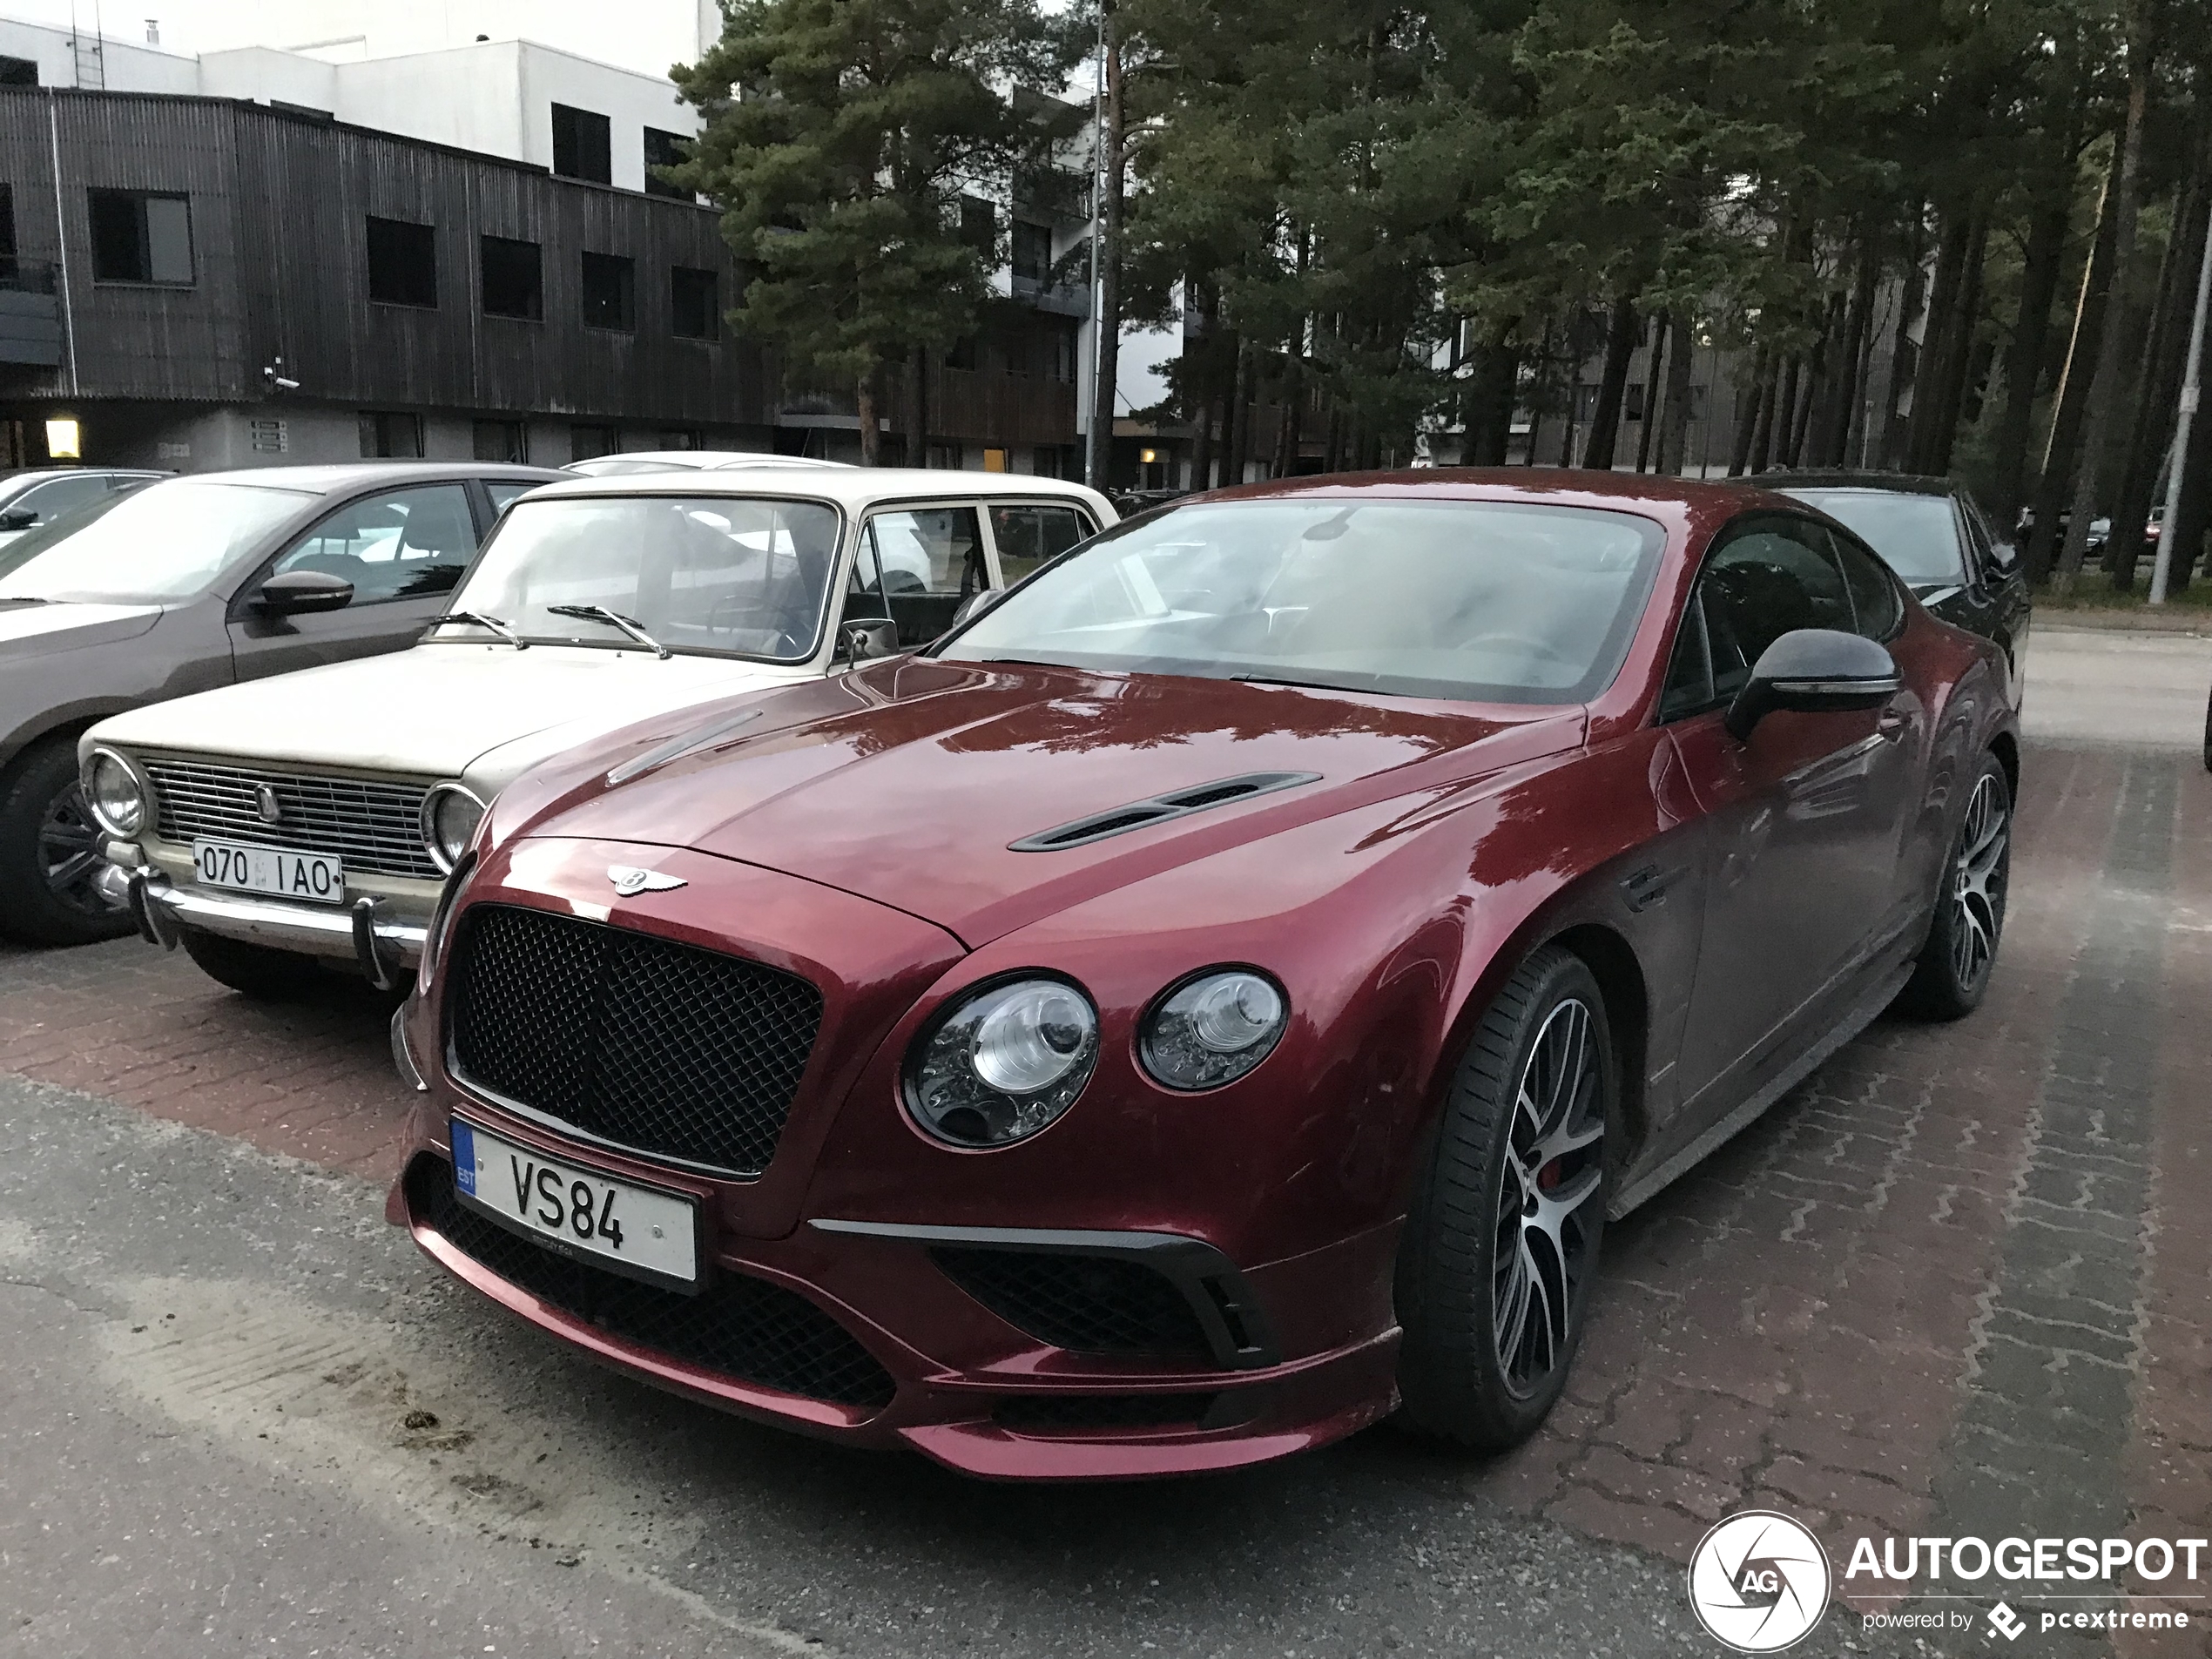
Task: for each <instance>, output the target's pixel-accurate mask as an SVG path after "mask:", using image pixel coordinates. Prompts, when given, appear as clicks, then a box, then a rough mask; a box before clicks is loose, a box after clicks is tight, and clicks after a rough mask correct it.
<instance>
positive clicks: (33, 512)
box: [0, 507, 38, 530]
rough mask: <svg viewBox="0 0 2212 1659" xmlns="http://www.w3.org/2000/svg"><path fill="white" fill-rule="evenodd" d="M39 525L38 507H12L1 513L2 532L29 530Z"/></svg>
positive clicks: (0, 526) (0, 524)
mask: <svg viewBox="0 0 2212 1659" xmlns="http://www.w3.org/2000/svg"><path fill="white" fill-rule="evenodd" d="M37 523H38V509H37V508H36V507H10V509H8V510H7V511H6V512H4V513H0V530H27V529H30V528H32V527H33V526H34V525H36V524H37Z"/></svg>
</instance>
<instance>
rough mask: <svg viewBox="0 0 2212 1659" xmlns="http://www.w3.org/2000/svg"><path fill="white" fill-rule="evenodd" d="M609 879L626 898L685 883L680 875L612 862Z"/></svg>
mask: <svg viewBox="0 0 2212 1659" xmlns="http://www.w3.org/2000/svg"><path fill="white" fill-rule="evenodd" d="M607 880H610V881H611V882H613V883H614V884H615V891H616V892H617V893H619V894H622V896H623V897H624V898H625V899H629V898H634V897H635V896H636V895H637V894H641V893H666V892H668V891H669V890H670V889H671V888H672V887H682V886H684V884H685V883H684V878H683V877H682V876H680V875H663V874H662V873H660V872H659V871H658V870H641V869H639V868H637V866H635V865H632V864H610V865H609V866H608V867H607Z"/></svg>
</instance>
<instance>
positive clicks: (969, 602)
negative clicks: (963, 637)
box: [948, 588, 1007, 628]
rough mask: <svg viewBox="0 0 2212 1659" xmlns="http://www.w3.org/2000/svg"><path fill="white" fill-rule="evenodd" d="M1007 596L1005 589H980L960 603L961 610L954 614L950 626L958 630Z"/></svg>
mask: <svg viewBox="0 0 2212 1659" xmlns="http://www.w3.org/2000/svg"><path fill="white" fill-rule="evenodd" d="M1006 595H1007V590H1006V589H1004V588H978V589H977V590H975V591H974V593H971V594H969V595H968V597H966V598H965V599H963V600H961V602H960V609H959V610H955V611H954V612H953V619H952V621H951V623H950V624H948V626H949V627H953V628H957V627H959V626H960V625H961V624H962V623H964V622H968V621H971V620H973V619H974V618H975V617H980V616H981V615H982V614H983V613H984V612H985V611H986V610H989V609H990V608H991V607H992V606H993V605H995V604H997V603H998V602H999V601H1000V600H1001V599H1003V598H1005V597H1006Z"/></svg>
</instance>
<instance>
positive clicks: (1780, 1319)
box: [0, 747, 2212, 1659]
mask: <svg viewBox="0 0 2212 1659" xmlns="http://www.w3.org/2000/svg"><path fill="white" fill-rule="evenodd" d="M2016 834H2017V840H2016V842H2015V853H2014V865H2013V889H2012V908H2011V914H2010V917H2009V919H2008V923H2007V928H2006V939H2005V943H2004V949H2003V954H2002V955H2001V957H2000V962H1999V967H1998V973H1997V978H1996V981H1995V982H1994V984H1993V988H1992V992H1991V995H1990V998H1989V1001H1988V1002H1987V1004H1986V1006H1985V1007H1984V1008H1982V1009H1981V1011H1980V1012H1979V1013H1978V1014H1977V1015H1975V1016H1974V1017H1973V1018H1972V1019H1970V1020H1968V1021H1966V1022H1963V1023H1961V1024H1959V1025H1957V1026H1952V1027H1942V1028H1937V1027H1926V1026H1921V1025H1917V1024H1913V1023H1911V1022H1905V1021H1902V1020H1896V1019H1888V1018H1885V1019H1884V1020H1883V1021H1881V1022H1878V1023H1877V1024H1876V1025H1875V1026H1874V1028H1872V1029H1871V1030H1870V1031H1869V1032H1868V1033H1867V1034H1866V1035H1864V1036H1863V1037H1861V1038H1860V1039H1859V1040H1858V1041H1857V1042H1853V1043H1852V1044H1851V1045H1850V1046H1849V1047H1847V1048H1846V1049H1844V1050H1843V1051H1842V1052H1840V1053H1839V1054H1838V1055H1837V1056H1836V1057H1835V1058H1834V1059H1833V1060H1832V1061H1831V1062H1830V1063H1829V1064H1828V1065H1826V1066H1825V1067H1824V1068H1823V1069H1821V1071H1820V1072H1819V1073H1818V1074H1817V1076H1815V1077H1814V1078H1813V1079H1812V1080H1811V1081H1810V1082H1808V1083H1807V1084H1806V1085H1805V1086H1804V1088H1802V1089H1799V1090H1797V1092H1796V1093H1795V1094H1794V1095H1793V1096H1791V1098H1790V1099H1789V1100H1787V1101H1785V1102H1784V1103H1782V1104H1781V1105H1779V1106H1777V1108H1776V1109H1774V1110H1773V1111H1771V1112H1770V1113H1769V1114H1768V1115H1767V1116H1766V1117H1765V1118H1764V1119H1763V1120H1762V1121H1761V1122H1760V1123H1758V1124H1757V1125H1755V1126H1754V1127H1753V1128H1752V1129H1750V1130H1748V1131H1746V1132H1745V1133H1744V1134H1743V1135H1741V1136H1738V1137H1737V1139H1736V1140H1735V1141H1734V1142H1733V1143H1730V1145H1729V1146H1728V1147H1726V1148H1724V1149H1723V1150H1722V1151H1721V1152H1720V1153H1719V1154H1718V1155H1716V1157H1713V1158H1712V1159H1710V1160H1709V1161H1708V1163H1706V1164H1705V1165H1704V1166H1703V1167H1702V1168H1701V1169H1700V1170H1696V1171H1695V1172H1694V1173H1693V1174H1692V1175H1691V1176H1689V1177H1686V1178H1685V1179H1684V1180H1683V1181H1682V1182H1680V1183H1678V1184H1676V1186H1675V1187H1673V1188H1671V1189H1670V1190H1669V1191H1667V1192H1666V1193H1664V1194H1662V1196H1661V1197H1659V1198H1658V1199H1657V1200H1656V1201H1654V1202H1653V1203H1652V1204H1649V1205H1648V1206H1646V1207H1645V1209H1644V1210H1642V1211H1640V1212H1639V1213H1638V1214H1636V1215H1635V1216H1634V1217H1630V1218H1629V1220H1628V1221H1627V1222H1625V1223H1623V1224H1621V1225H1620V1226H1619V1227H1618V1228H1616V1229H1615V1231H1614V1232H1613V1233H1612V1234H1611V1236H1610V1237H1609V1238H1608V1244H1607V1270H1606V1275H1605V1278H1604V1280H1603V1281H1602V1285H1601V1288H1600V1291H1599V1297H1598V1302H1597V1305H1596V1310H1595V1318H1594V1320H1593V1324H1592V1327H1591V1330H1590V1332H1589V1336H1588V1341H1587V1345H1586V1346H1585V1348H1584V1351H1583V1353H1582V1356H1581V1363H1580V1366H1579V1367H1578V1371H1577V1373H1576V1376H1575V1382H1574V1385H1573V1387H1572V1390H1571V1393H1570V1395H1569V1397H1568V1399H1567V1400H1566V1401H1564V1402H1563V1403H1562V1405H1561V1407H1560V1409H1559V1411H1558V1412H1557V1413H1555V1414H1554V1417H1553V1419H1552V1420H1551V1422H1550V1423H1549V1424H1548V1426H1547V1427H1546V1429H1545V1431H1544V1432H1543V1433H1541V1435H1540V1436H1539V1437H1538V1438H1537V1439H1536V1440H1534V1441H1533V1442H1531V1443H1530V1444H1529V1445H1528V1446H1527V1447H1523V1448H1521V1450H1520V1451H1518V1452H1516V1453H1513V1454H1512V1455H1510V1456H1508V1457H1506V1458H1503V1459H1501V1460H1495V1461H1493V1462H1490V1463H1487V1464H1483V1465H1479V1466H1468V1467H1467V1468H1466V1469H1465V1471H1464V1481H1465V1485H1466V1489H1467V1492H1468V1493H1469V1494H1470V1495H1475V1496H1479V1497H1480V1498H1483V1499H1485V1500H1487V1501H1491V1502H1494V1503H1497V1504H1501V1505H1503V1506H1506V1507H1508V1508H1510V1509H1514V1510H1516V1511H1519V1512H1521V1513H1525V1514H1531V1515H1536V1514H1541V1515H1542V1516H1545V1517H1547V1518H1548V1519H1550V1520H1553V1521H1558V1522H1561V1523H1562V1524H1564V1525H1566V1526H1568V1527H1573V1528H1575V1529H1577V1530H1579V1531H1581V1532H1583V1533H1586V1534H1591V1535H1594V1536H1596V1537H1599V1538H1602V1539H1606V1540H1609V1541H1618V1542H1622V1543H1626V1544H1630V1545H1634V1546H1636V1547H1639V1548H1645V1549H1649V1550H1653V1551H1656V1552H1659V1553H1660V1554H1665V1555H1668V1556H1671V1557H1675V1558H1676V1559H1683V1558H1686V1557H1687V1555H1688V1554H1689V1549H1690V1548H1691V1547H1692V1546H1693V1545H1694V1544H1695V1542H1696V1540H1697V1538H1698V1537H1699V1536H1700V1535H1701V1534H1703V1531H1704V1530H1705V1528H1706V1527H1708V1526H1710V1524H1711V1522H1712V1521H1714V1520H1715V1519H1716V1518H1718V1517H1719V1516H1721V1515H1723V1514H1727V1513H1729V1512H1730V1511H1732V1510H1735V1509H1737V1508H1741V1507H1749V1506H1759V1507H1774V1508H1778V1509H1782V1510H1784V1511H1786V1512H1787V1513H1790V1514H1795V1515H1797V1516H1799V1517H1800V1518H1802V1519H1803V1520H1804V1521H1806V1522H1807V1523H1808V1524H1810V1525H1811V1526H1812V1527H1814V1529H1815V1530H1816V1531H1817V1532H1818V1533H1819V1534H1821V1536H1822V1537H1823V1538H1824V1540H1826V1541H1828V1542H1829V1545H1830V1548H1831V1550H1838V1563H1837V1564H1838V1569H1839V1572H1840V1568H1841V1566H1842V1560H1843V1552H1847V1551H1848V1548H1849V1541H1850V1540H1851V1539H1852V1538H1854V1537H1856V1536H1858V1535H1860V1534H1867V1535H1871V1536H1874V1537H1876V1538H1880V1537H1883V1536H1885V1535H1887V1534H1892V1533H1903V1532H1907V1531H1918V1532H1923V1533H1927V1532H1933V1533H1939V1534H1940V1533H1945V1532H1948V1531H1952V1530H1962V1531H1977V1530H1979V1531H1986V1532H1987V1533H1988V1534H1990V1535H1991V1536H1993V1537H1995V1536H2001V1535H2005V1534H2009V1533H2022V1532H2032V1531H2033V1529H2034V1528H2035V1527H2037V1526H2039V1525H2043V1526H2047V1527H2049V1528H2050V1529H2051V1530H2053V1531H2055V1532H2058V1533H2061V1534H2073V1533H2077V1532H2086V1533H2099V1532H2102V1531H2104V1530H2105V1529H2106V1528H2107V1527H2108V1526H2109V1527H2111V1528H2112V1529H2113V1530H2115V1531H2125V1530H2128V1529H2129V1528H2131V1527H2132V1528H2133V1530H2134V1532H2136V1533H2137V1534H2165V1535H2168V1536H2171V1535H2175V1534H2194V1535H2202V1534H2205V1533H2206V1532H2207V1531H2208V1529H2212V1312H2209V1311H2208V1303H2209V1302H2212V1298H2209V1297H2208V1289H2212V1205H2208V1204H2206V1202H2205V1199H2204V1195H2205V1193H2206V1192H2207V1190H2208V1179H2207V1177H2212V1121H2209V1120H2208V1110H2207V1106H2208V1101H2209V1100H2212V1044H2208V1042H2206V1040H2205V1037H2204V1035H2203V1033H2204V1030H2205V1020H2204V1015H2203V1013H2202V1010H2205V1009H2208V1008H2212V779H2207V777H2206V776H2205V774H2204V773H2203V772H2202V771H2201V770H2199V769H2198V768H2197V766H2196V765H2195V762H2194V760H2193V759H2192V758H2190V757H2188V756H2186V755H2182V754H2175V753H2171V752H2168V753H2151V752H2126V751H2118V750H2082V751H2069V750H2063V749H2058V748H2054V747H2033V748H2031V750H2030V752H2029V755H2028V759H2027V779H2026V781H2025V785H2024V788H2023V798H2022V800H2021V803H2020V815H2019V819H2018V821H2017V824H2016ZM384 1008H385V1005H384V1004H383V1003H382V1002H381V1001H379V1000H378V999H376V998H374V997H373V996H372V995H369V994H368V993H367V992H366V991H365V990H364V989H363V988H361V987H359V986H358V985H354V984H349V983H348V982H347V981H343V980H341V979H339V978H336V977H334V976H333V977H331V978H330V979H329V981H328V982H327V984H326V985H324V986H322V987H320V988H318V989H317V990H316V991H315V992H314V994H312V995H308V996H307V997H304V998H303V999H302V1000H301V1001H299V1002H296V1003H293V1004H291V1005H287V1006H280V1007H265V1006H256V1005H254V1004H251V1003H248V1002H246V1001H244V1000H242V999H240V998H238V997H236V996H233V995H230V994H229V993H227V992H226V991H224V990H222V989H221V988H219V987H216V986H214V985H213V984H212V983H211V982H210V981H206V979H204V978H203V977H202V976H201V975H200V974H199V972H198V970H197V969H195V968H193V967H192V964H191V963H190V962H189V961H186V960H185V958H183V957H182V956H181V955H163V954H158V953H156V952H154V951H152V950H151V949H150V948H147V947H145V946H144V945H141V944H139V943H138V942H137V941H120V942H118V943H117V944H114V945H109V946H102V947H96V948H91V949H88V950H84V951H78V952H70V953H44V954H38V953H20V952H18V953H12V954H0V1071H12V1072H17V1073H20V1074H24V1075H27V1076H31V1077H34V1078H37V1079H39V1080H41V1081H44V1082H56V1083H60V1084H64V1085H66V1086H67V1087H70V1088H73V1089H83V1090H85V1091H87V1092H90V1093H93V1094H98V1095H102V1096H108V1097H111V1098H113V1099H116V1100H119V1101H123V1102H126V1103H130V1104H132V1105H135V1106H138V1107H139V1108H141V1109H145V1110H146V1111H149V1112H152V1113H154V1114H157V1115H158V1116H163V1117H166V1118H171V1119H174V1120H176V1121H179V1122H181V1123H190V1124H192V1125H194V1126H196V1127H199V1128H203V1129H208V1130H214V1131H217V1132H219V1133H221V1134H226V1135H231V1136H238V1137H240V1138H242V1139H245V1140H246V1141H249V1142H251V1143H253V1144H254V1145H256V1146H259V1147H261V1148H264V1149H266V1150H271V1151H275V1152H280V1153H284V1154H287V1155H290V1156H293V1157H300V1158H304V1159H307V1160H310V1161H313V1162H314V1163H320V1164H324V1165H327V1166H330V1167H334V1168H337V1169H341V1170H349V1171H352V1172H354V1173H355V1174H358V1175H361V1176H363V1177H368V1178H369V1179H373V1180H381V1179H382V1178H383V1177H385V1176H386V1175H387V1174H388V1170H389V1167H390V1148H391V1146H392V1145H393V1143H394V1140H395V1136H396V1133H397V1130H398V1126H399V1123H400V1120H401V1116H402V1114H403V1113H404V1111H405V1109H406V1104H407V1103H406V1098H405V1096H404V1094H403V1092H402V1091H401V1088H400V1086H399V1084H398V1083H397V1082H396V1080H395V1078H394V1076H393V1075H392V1071H391V1067H390V1061H389V1057H388V1053H387V1050H386V1046H385V1034H384ZM1839 1545H1840V1548H1839ZM1839 1590H1840V1592H1841V1593H1842V1594H1843V1595H1844V1596H1845V1598H1846V1600H1847V1601H1848V1602H1851V1604H1852V1605H1856V1606H1859V1607H1862V1608H1867V1607H1871V1606H1874V1605H1877V1602H1875V1601H1874V1600H1873V1599H1871V1598H1870V1597H1869V1596H1868V1595H1867V1594H1866V1593H1865V1591H1864V1590H1863V1589H1862V1588H1855V1587H1851V1586H1846V1585H1843V1584H1842V1583H1841V1582H1840V1581H1839ZM1997 1593H1998V1590H1997V1588H1996V1587H1995V1586H1994V1585H1992V1586H1991V1594H1990V1595H1989V1596H1988V1597H1987V1598H1986V1600H1991V1601H1993V1600H1994V1599H1995V1596H1996V1594H1997ZM2015 1599H2018V1598H2015ZM2195 1624H2196V1628H2195V1629H2192V1630H2191V1631H2189V1632H2188V1633H2186V1634H2185V1635H2177V1634H2175V1633H2168V1634H2166V1635H2163V1636H2161V1637H2152V1636H2150V1635H2147V1634H2145V1635H2137V1634H2133V1633H2131V1634H2130V1635H2127V1636H2124V1637H2122V1638H2121V1641H2120V1642H2119V1643H2118V1647H2117V1650H2118V1651H2120V1652H2121V1653H2124V1654H2127V1655H2128V1656H2131V1659H2132V1656H2136V1655H2141V1656H2155V1659H2165V1656H2194V1659H2212V1635H2208V1634H2207V1627H2208V1625H2212V1604H2204V1610H2203V1616H2202V1617H2200V1618H2198V1619H2197V1620H2195ZM2043 1640H2045V1641H2048V1638H2044V1639H2043ZM1985 1646H1986V1643H1985V1642H1983V1641H1982V1640H1981V1639H1980V1638H1979V1633H1977V1639H1976V1641H1975V1642H1974V1643H1973V1647H1974V1649H1976V1650H1980V1649H1983V1648H1984V1647H1985Z"/></svg>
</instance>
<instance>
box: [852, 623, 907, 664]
mask: <svg viewBox="0 0 2212 1659" xmlns="http://www.w3.org/2000/svg"><path fill="white" fill-rule="evenodd" d="M837 643H838V646H839V651H840V655H842V656H846V657H850V658H852V659H853V661H854V662H856V663H865V662H867V660H868V659H869V658H872V657H895V656H897V655H898V654H899V624H897V623H895V622H889V621H880V620H866V619H864V620H862V621H860V622H848V623H845V624H841V625H840V627H839V629H838V641H837Z"/></svg>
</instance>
